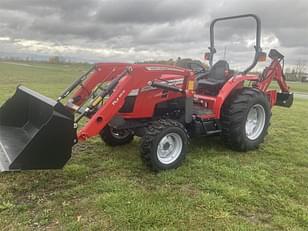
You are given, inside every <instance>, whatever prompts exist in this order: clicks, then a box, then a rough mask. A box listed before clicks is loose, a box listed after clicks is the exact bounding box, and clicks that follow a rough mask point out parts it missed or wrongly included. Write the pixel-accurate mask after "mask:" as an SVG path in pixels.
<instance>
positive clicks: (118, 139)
mask: <svg viewBox="0 0 308 231" xmlns="http://www.w3.org/2000/svg"><path fill="white" fill-rule="evenodd" d="M100 136H101V138H102V140H103V141H104V142H105V143H106V144H107V145H109V146H118V145H124V144H128V143H130V142H131V141H132V140H133V139H134V134H133V133H132V132H131V131H130V130H127V129H121V130H117V129H114V128H112V127H109V126H106V127H105V128H104V129H103V130H102V131H101V133H100Z"/></svg>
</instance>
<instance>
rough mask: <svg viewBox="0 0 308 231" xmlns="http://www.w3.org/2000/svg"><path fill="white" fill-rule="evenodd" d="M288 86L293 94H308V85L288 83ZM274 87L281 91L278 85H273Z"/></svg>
mask: <svg viewBox="0 0 308 231" xmlns="http://www.w3.org/2000/svg"><path fill="white" fill-rule="evenodd" d="M288 85H289V86H290V90H291V91H292V92H299V93H308V83H302V82H288ZM272 87H273V88H275V89H279V86H278V85H277V83H273V84H272Z"/></svg>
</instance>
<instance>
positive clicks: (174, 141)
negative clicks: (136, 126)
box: [140, 120, 188, 171]
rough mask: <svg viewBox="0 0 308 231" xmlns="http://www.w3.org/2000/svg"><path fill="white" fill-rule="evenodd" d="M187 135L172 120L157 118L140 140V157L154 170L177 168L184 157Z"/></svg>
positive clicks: (181, 126) (183, 129) (180, 125)
mask: <svg viewBox="0 0 308 231" xmlns="http://www.w3.org/2000/svg"><path fill="white" fill-rule="evenodd" d="M187 143H188V136H187V132H186V130H185V128H184V126H183V125H182V124H181V123H179V122H177V121H174V120H159V121H155V122H153V123H152V124H151V125H150V126H149V127H148V128H146V132H145V135H144V136H143V137H142V140H141V148H140V149H141V150H140V152H141V157H142V159H143V160H144V161H145V163H146V164H147V165H148V166H149V167H150V168H151V169H153V170H154V171H160V170H166V169H172V168H177V167H178V166H180V164H181V163H182V162H183V160H184V159H185V155H186V148H187Z"/></svg>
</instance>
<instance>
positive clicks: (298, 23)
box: [0, 0, 308, 63]
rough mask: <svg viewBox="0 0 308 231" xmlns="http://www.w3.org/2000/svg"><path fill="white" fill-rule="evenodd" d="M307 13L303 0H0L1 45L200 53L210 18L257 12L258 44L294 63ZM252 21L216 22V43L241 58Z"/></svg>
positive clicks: (122, 53) (98, 55) (107, 54)
mask: <svg viewBox="0 0 308 231" xmlns="http://www.w3.org/2000/svg"><path fill="white" fill-rule="evenodd" d="M307 12H308V2H307V1H306V0H297V1H293V2H291V1H288V0H280V1H278V0H259V1H244V0H231V1H225V0H217V1H207V0H190V1H187V0H164V1H160V0H147V1H145V0H125V1H124V0H87V1H84V0H65V1H63V0H49V1H42V0H23V1H21V0H0V49H1V50H2V51H3V52H4V51H5V52H6V53H7V52H10V51H11V52H31V53H36V52H38V53H41V54H60V55H63V56H72V57H82V58H85V59H97V60H102V61H105V60H110V61H113V60H121V61H125V60H128V61H136V60H143V59H152V58H153V59H160V58H169V57H170V58H176V57H178V56H189V57H193V58H199V59H201V58H202V54H203V53H204V52H205V51H206V50H207V47H208V44H209V33H208V32H209V29H208V25H209V23H210V21H211V19H213V18H214V17H217V16H219V17H220V16H229V15H235V14H242V13H256V14H258V15H259V16H260V18H261V19H262V26H263V29H262V32H263V47H264V48H265V49H269V48H270V46H275V48H278V49H281V50H282V52H284V53H285V54H286V57H287V61H289V62H290V63H295V62H296V60H297V59H299V58H301V59H307V60H308V51H307V49H308V39H306V38H307V37H308V26H307V23H306V22H307V21H308V14H307ZM251 25H252V24H251V22H250V21H245V20H238V21H236V22H231V23H227V24H224V25H223V24H219V25H217V30H216V34H215V35H216V38H217V48H220V51H223V50H224V48H226V47H227V51H228V56H230V57H232V58H234V60H237V61H239V62H240V63H243V62H244V61H245V60H247V56H248V55H250V54H251V52H253V50H252V45H253V44H249V42H248V41H250V40H252V39H253V36H254V31H253V30H254V26H251ZM7 37H9V38H10V39H9V40H8V39H6V38H7ZM1 38H4V39H1ZM228 43H229V44H228ZM1 50H0V55H1ZM231 53H232V54H231ZM299 56H300V57H299Z"/></svg>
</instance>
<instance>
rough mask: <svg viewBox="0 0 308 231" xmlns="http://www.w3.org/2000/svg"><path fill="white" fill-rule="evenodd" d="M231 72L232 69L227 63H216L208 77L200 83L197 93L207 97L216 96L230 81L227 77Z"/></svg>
mask: <svg viewBox="0 0 308 231" xmlns="http://www.w3.org/2000/svg"><path fill="white" fill-rule="evenodd" d="M229 71H230V68H229V64H228V62H227V61H225V60H219V61H218V62H216V63H215V64H214V65H213V66H212V68H211V70H210V72H209V73H208V75H207V76H206V77H205V78H204V79H200V80H199V81H198V85H197V93H200V92H202V93H203V94H206V95H211V96H216V95H217V94H218V93H219V91H220V89H221V88H222V87H223V85H224V84H225V82H226V81H227V80H228V79H227V75H228V73H229Z"/></svg>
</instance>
